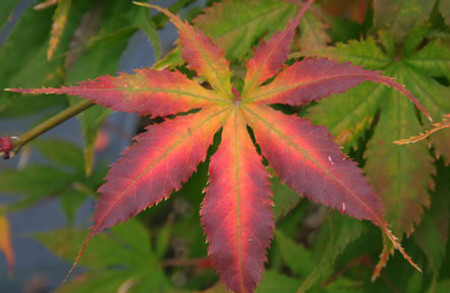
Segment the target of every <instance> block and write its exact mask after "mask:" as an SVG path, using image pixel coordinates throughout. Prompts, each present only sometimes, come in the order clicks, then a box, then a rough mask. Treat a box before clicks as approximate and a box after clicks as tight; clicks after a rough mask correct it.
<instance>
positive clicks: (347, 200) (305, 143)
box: [246, 106, 386, 227]
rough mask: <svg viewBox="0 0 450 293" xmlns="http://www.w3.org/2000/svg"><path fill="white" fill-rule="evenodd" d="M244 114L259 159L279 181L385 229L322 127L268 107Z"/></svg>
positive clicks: (369, 194) (358, 177)
mask: <svg viewBox="0 0 450 293" xmlns="http://www.w3.org/2000/svg"><path fill="white" fill-rule="evenodd" d="M246 110H247V111H246V112H247V113H248V114H247V115H248V116H249V121H250V126H251V127H252V129H253V131H254V132H255V136H256V140H257V142H258V143H259V144H260V146H261V151H262V154H263V155H264V156H265V157H266V158H267V159H268V160H269V164H271V166H272V167H273V168H274V169H275V171H276V173H277V174H278V175H279V176H280V178H281V179H282V180H283V181H285V182H286V183H287V184H289V185H290V186H291V187H292V188H293V189H295V190H296V191H297V192H298V193H299V194H304V195H306V196H308V197H309V198H310V199H312V200H314V201H316V202H321V203H324V204H326V205H328V206H330V207H332V208H335V209H338V210H339V211H341V212H342V213H345V214H347V215H350V216H352V217H354V218H357V219H365V220H370V221H372V222H373V223H374V224H375V225H377V226H381V227H382V226H384V225H386V223H385V221H384V219H383V214H382V212H383V208H382V205H381V202H380V200H379V199H378V197H377V196H376V195H375V194H374V193H373V191H372V188H371V187H370V186H369V184H368V183H367V181H366V179H365V178H364V177H363V176H362V174H361V171H360V169H359V168H358V167H357V166H356V163H355V162H353V161H352V160H351V159H348V158H346V157H345V155H344V154H343V153H342V152H341V151H340V148H339V146H338V145H337V144H336V143H334V142H333V138H332V137H331V135H330V134H329V133H328V132H327V130H326V128H325V127H323V126H315V125H314V124H312V123H311V122H309V121H307V120H304V119H301V118H299V117H297V116H286V115H284V114H282V113H280V112H277V111H275V110H272V109H271V108H269V107H266V106H246Z"/></svg>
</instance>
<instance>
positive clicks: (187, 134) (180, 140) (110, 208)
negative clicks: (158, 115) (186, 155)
mask: <svg viewBox="0 0 450 293" xmlns="http://www.w3.org/2000/svg"><path fill="white" fill-rule="evenodd" d="M226 110H227V108H222V109H221V110H219V111H217V112H215V113H213V114H211V115H210V116H209V117H208V118H207V119H205V120H203V121H202V122H201V123H199V124H197V125H196V126H195V127H193V128H191V129H190V131H187V132H186V133H185V134H184V135H183V136H181V137H180V138H179V139H178V140H177V141H175V142H174V144H173V145H172V146H170V147H169V148H167V149H166V151H165V152H164V153H163V154H162V155H161V156H160V157H159V158H158V159H156V160H155V161H153V162H152V163H151V164H150V166H148V167H147V168H145V169H144V170H143V171H142V172H141V173H140V174H139V175H138V176H137V177H136V178H135V179H134V180H133V181H132V182H131V183H130V184H129V185H128V186H127V188H126V189H125V190H124V191H122V193H121V194H120V195H119V196H118V197H116V198H115V200H114V202H113V203H112V204H110V205H109V206H108V209H107V210H106V211H105V212H103V216H102V217H101V218H100V219H98V220H97V221H96V223H95V226H98V225H100V223H102V222H103V220H104V219H105V218H106V217H107V216H108V215H109V213H110V211H111V210H112V209H113V208H114V207H115V206H116V205H117V204H118V203H119V202H120V201H121V199H122V198H123V197H124V196H125V195H126V194H127V193H128V191H129V190H130V188H131V187H133V186H134V185H135V184H136V183H137V182H138V181H139V180H140V179H141V178H142V177H144V176H145V175H146V174H147V172H148V171H149V170H150V169H152V168H153V167H154V166H155V165H156V164H158V163H159V162H161V160H162V159H164V158H165V157H167V155H168V154H169V153H170V152H171V151H172V150H173V149H175V148H176V147H178V146H179V145H180V144H181V143H182V142H183V141H184V140H185V139H186V138H187V137H189V136H191V135H192V132H194V131H195V130H197V129H199V128H200V127H202V126H203V125H204V124H206V123H208V122H209V121H211V120H212V119H213V118H214V117H216V116H218V115H220V114H222V113H223V112H225V111H226ZM194 115H195V114H194Z"/></svg>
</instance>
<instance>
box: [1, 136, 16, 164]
mask: <svg viewBox="0 0 450 293" xmlns="http://www.w3.org/2000/svg"><path fill="white" fill-rule="evenodd" d="M13 146H14V142H13V139H12V138H11V137H0V156H2V157H3V158H4V159H9V158H10V157H11V150H12V148H13Z"/></svg>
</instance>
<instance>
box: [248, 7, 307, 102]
mask: <svg viewBox="0 0 450 293" xmlns="http://www.w3.org/2000/svg"><path fill="white" fill-rule="evenodd" d="M313 2H314V0H309V1H308V2H307V3H306V4H304V5H303V7H302V8H301V9H300V11H299V12H298V14H297V15H296V16H295V18H294V19H293V20H291V21H290V22H289V23H288V24H287V26H286V28H285V29H284V30H282V31H278V32H276V33H274V34H273V35H272V36H271V37H270V38H269V39H268V40H267V42H264V41H262V42H261V44H260V45H259V46H258V47H256V48H255V52H254V55H253V57H252V58H251V59H250V60H249V61H248V62H247V74H246V76H245V83H244V85H245V87H244V91H243V92H244V93H243V95H244V96H249V95H250V93H251V92H253V91H254V90H255V89H256V88H257V87H258V86H259V85H260V84H261V83H263V82H264V81H266V80H267V79H269V78H271V77H273V76H275V75H276V74H277V73H278V72H279V71H280V70H281V69H282V67H283V65H284V62H285V61H286V59H287V58H288V55H289V51H290V45H291V43H292V40H293V38H294V33H295V28H296V27H297V26H298V25H299V23H300V20H301V18H302V17H303V15H304V14H305V12H306V11H307V10H308V8H309V7H310V6H311V5H312V3H313Z"/></svg>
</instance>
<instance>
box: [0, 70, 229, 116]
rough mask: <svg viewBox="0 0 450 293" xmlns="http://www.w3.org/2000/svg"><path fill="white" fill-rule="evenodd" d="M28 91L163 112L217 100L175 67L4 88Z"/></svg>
mask: <svg viewBox="0 0 450 293" xmlns="http://www.w3.org/2000/svg"><path fill="white" fill-rule="evenodd" d="M7 90H9V91H12V92H20V93H29V94H68V95H74V96H81V97H83V98H86V99H90V100H93V101H95V102H96V103H97V104H99V105H101V106H105V107H109V108H111V109H112V110H115V111H123V112H135V113H138V114H139V115H153V116H166V115H170V114H176V113H179V112H186V111H189V110H191V109H194V108H201V107H205V106H208V105H211V104H213V103H221V102H223V101H224V100H222V99H221V98H220V97H218V96H217V95H215V94H214V93H213V92H211V91H209V90H206V89H204V88H203V87H201V86H200V85H199V84H198V83H197V82H195V81H193V80H190V79H188V78H187V77H186V76H185V75H183V74H181V73H180V72H178V71H174V72H171V71H168V70H160V71H158V70H153V69H148V68H146V69H138V70H136V71H135V74H128V73H121V74H120V75H118V76H108V75H105V76H100V77H98V78H97V79H96V80H87V81H82V82H80V83H79V84H78V86H68V87H61V88H42V89H7Z"/></svg>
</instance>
